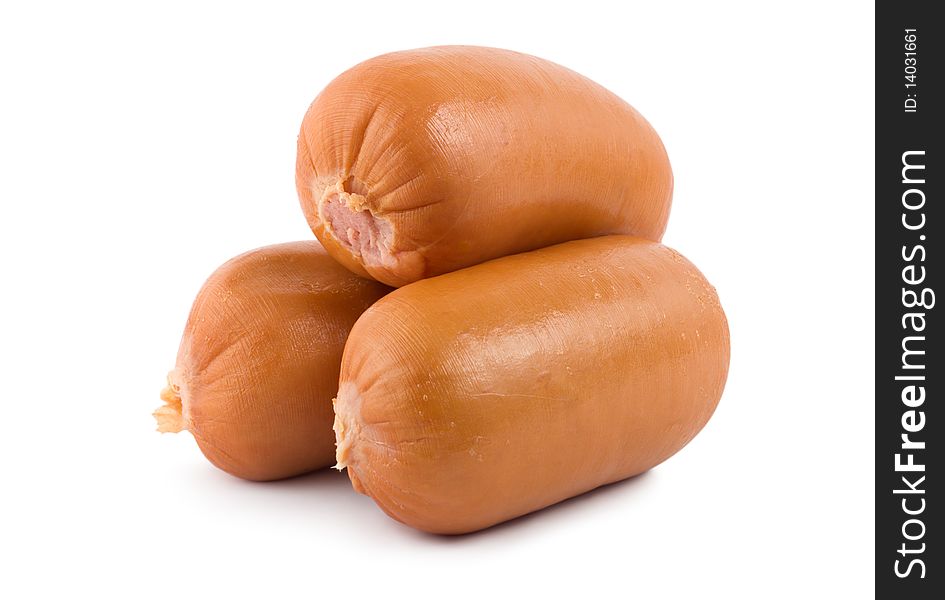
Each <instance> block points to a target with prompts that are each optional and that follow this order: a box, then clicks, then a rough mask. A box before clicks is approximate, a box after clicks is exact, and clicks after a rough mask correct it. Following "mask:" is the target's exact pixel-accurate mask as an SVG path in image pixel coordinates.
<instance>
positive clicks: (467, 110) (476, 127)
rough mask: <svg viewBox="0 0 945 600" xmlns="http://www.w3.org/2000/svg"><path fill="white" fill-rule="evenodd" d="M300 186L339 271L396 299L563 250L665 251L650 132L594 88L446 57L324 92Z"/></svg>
mask: <svg viewBox="0 0 945 600" xmlns="http://www.w3.org/2000/svg"><path fill="white" fill-rule="evenodd" d="M296 186H297V188H298V192H299V199H300V202H301V205H302V209H303V210H304V212H305V215H306V218H307V219H308V222H309V225H310V226H311V228H312V230H313V231H314V233H315V235H316V236H317V237H318V239H319V240H321V242H322V244H324V246H325V248H326V249H327V250H328V252H329V253H330V254H331V255H332V256H333V257H335V259H336V260H338V261H339V262H341V263H342V264H344V265H345V266H346V267H348V268H349V269H351V270H352V271H354V272H356V273H359V274H362V275H369V276H371V277H373V278H374V279H377V280H378V281H382V282H384V283H387V284H389V285H392V286H401V285H404V284H406V283H410V282H412V281H416V280H419V279H422V278H425V277H430V276H434V275H440V274H443V273H447V272H450V271H454V270H456V269H459V268H462V267H467V266H470V265H474V264H478V263H481V262H483V261H486V260H489V259H492V258H498V257H501V256H506V255H509V254H514V253H518V252H523V251H527V250H532V249H536V248H541V247H544V246H549V245H552V244H556V243H559V242H564V241H568V240H575V239H583V238H588V237H594V236H601V235H606V234H632V235H635V236H638V237H643V238H647V239H650V240H654V241H659V240H660V239H661V237H662V235H663V231H664V229H665V228H666V221H667V219H668V218H669V209H670V201H671V197H672V188H673V177H672V171H671V169H670V165H669V160H668V158H667V156H666V151H665V149H664V148H663V144H662V142H661V141H660V138H659V136H658V135H657V134H656V132H655V131H654V130H653V128H652V127H651V126H650V125H649V123H647V122H646V120H645V119H644V118H643V117H642V116H641V115H640V113H638V112H637V111H636V110H634V109H633V108H632V107H631V106H630V105H629V104H627V103H626V102H624V101H623V100H621V99H620V98H618V97H617V96H616V95H614V94H613V93H611V92H609V91H608V90H606V89H604V88H603V87H601V86H600V85H598V84H596V83H594V82H593V81H591V80H589V79H587V78H585V77H583V76H581V75H579V74H577V73H575V72H573V71H571V70H569V69H566V68H564V67H561V66H559V65H557V64H554V63H552V62H549V61H546V60H542V59H540V58H536V57H534V56H529V55H526V54H520V53H518V52H511V51H508V50H498V49H494V48H480V47H475V46H441V47H434V48H423V49H419V50H409V51H404V52H395V53H392V54H386V55H383V56H379V57H376V58H373V59H371V60H368V61H366V62H363V63H361V64H359V65H357V66H355V67H354V68H352V69H350V70H349V71H347V72H345V73H343V74H342V75H340V76H339V77H338V78H336V79H335V80H334V81H332V82H331V83H329V85H328V87H326V88H325V89H324V90H323V91H322V92H321V94H319V95H318V97H317V98H316V99H315V101H314V102H313V103H312V105H311V106H310V107H309V109H308V112H307V113H306V115H305V118H304V120H303V122H302V127H301V132H300V134H299V139H298V155H297V161H296Z"/></svg>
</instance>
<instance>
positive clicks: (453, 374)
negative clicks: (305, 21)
mask: <svg viewBox="0 0 945 600" xmlns="http://www.w3.org/2000/svg"><path fill="white" fill-rule="evenodd" d="M296 184H297V188H298V192H299V198H300V201H301V205H302V209H303V211H304V213H305V216H306V218H307V219H308V222H309V224H310V226H311V228H312V230H313V232H314V233H315V235H316V237H317V238H318V240H319V241H320V242H321V246H323V247H324V248H325V251H327V254H325V251H323V250H322V249H321V248H320V247H319V246H318V245H317V244H316V243H315V242H299V243H295V244H285V245H281V246H272V247H269V248H263V249H260V250H256V251H254V252H251V253H248V254H246V255H243V256H241V257H238V258H236V259H234V260H232V261H230V262H229V263H227V264H226V265H224V266H223V267H221V268H220V269H219V270H218V271H217V272H216V273H215V274H214V275H213V276H211V278H210V280H208V282H207V284H205V286H204V288H203V290H201V292H200V294H199V295H198V298H197V301H196V302H195V304H194V307H193V309H192V311H191V315H190V318H189V320H188V324H187V326H186V329H185V333H184V338H183V341H182V343H181V347H180V351H179V353H178V358H177V364H176V367H175V369H174V370H173V371H172V372H171V374H170V375H169V378H168V387H167V388H166V389H165V391H164V392H163V394H162V398H163V399H164V400H165V406H163V407H162V408H160V409H159V410H158V411H157V412H156V413H155V414H156V416H157V418H158V422H159V429H160V430H162V431H179V430H182V429H189V430H190V431H191V432H192V433H193V434H194V436H195V438H196V439H197V441H198V444H199V445H200V447H201V449H202V450H203V451H204V454H205V455H206V456H207V457H208V458H209V459H210V460H211V461H212V462H213V463H214V464H216V465H217V466H219V467H220V468H222V469H224V470H226V471H228V472H230V473H233V474H234V475H237V476H240V477H245V478H249V479H257V480H266V479H277V478H282V477H288V476H292V475H296V474H300V473H303V472H306V471H309V470H313V469H317V468H320V467H323V466H325V465H327V464H329V463H330V462H331V460H332V454H334V455H335V456H334V459H335V460H336V461H337V464H336V466H337V468H346V469H347V471H348V474H349V476H350V478H351V481H352V483H353V485H354V487H355V489H356V490H357V491H359V492H361V493H364V494H367V495H369V496H371V497H372V498H373V499H374V500H375V501H376V502H377V504H378V505H379V506H380V507H381V508H382V509H383V510H384V511H385V512H386V513H387V514H389V515H390V516H392V517H393V518H395V519H397V520H399V521H402V522H404V523H406V524H408V525H410V526H412V527H416V528H418V529H422V530H425V531H430V532H436V533H464V532H469V531H475V530H478V529H482V528H485V527H489V526H490V525H494V524H496V523H499V522H502V521H505V520H508V519H512V518H514V517H517V516H520V515H523V514H525V513H528V512H531V511H534V510H538V509H540V508H542V507H545V506H548V505H550V504H554V503H556V502H559V501H561V500H564V499H566V498H569V497H571V496H574V495H577V494H580V493H583V492H585V491H588V490H591V489H593V488H595V487H598V486H601V485H604V484H607V483H610V482H613V481H618V480H621V479H625V478H627V477H631V476H633V475H636V474H639V473H641V472H643V471H646V470H647V469H650V468H652V467H653V466H655V465H657V464H659V463H660V462H662V461H663V460H665V459H667V458H668V457H669V456H671V455H672V454H674V453H675V452H677V451H678V450H679V449H680V448H682V447H683V446H684V445H685V444H686V443H688V442H689V440H691V439H692V438H693V437H694V436H695V435H696V433H698V431H699V430H700V429H701V428H702V427H703V426H704V425H705V423H706V422H707V421H708V419H709V417H710V416H711V414H712V412H713V410H714V409H715V406H716V404H717V403H718V400H719V398H720V396H721V393H722V388H723V386H724V383H725V378H726V374H727V370H728V360H729V339H728V327H727V323H726V319H725V315H724V313H723V312H722V308H721V306H720V305H719V300H718V296H717V295H716V293H715V290H714V288H713V287H712V286H711V285H709V283H708V282H707V281H706V280H705V278H704V277H703V275H702V274H701V273H700V272H699V271H698V270H697V269H696V267H694V266H693V265H692V263H690V262H689V261H687V260H686V259H685V258H683V257H682V256H681V255H680V254H678V253H677V252H675V251H674V250H672V249H670V248H668V247H666V246H663V245H661V244H660V243H659V240H660V238H661V237H662V234H663V231H664V230H665V227H666V222H667V219H668V216H669V207H670V201H671V196H672V172H671V170H670V166H669V161H668V159H667V156H666V152H665V150H664V148H663V145H662V143H661V142H660V139H659V137H658V136H657V134H656V132H655V131H654V130H653V129H652V127H650V125H649V124H648V123H647V122H646V120H644V119H643V117H642V116H640V114H639V113H637V112H636V111H635V110H634V109H633V108H632V107H631V106H630V105H628V104H627V103H625V102H624V101H623V100H621V99H620V98H618V97H617V96H615V95H614V94H612V93H610V92H608V91H607V90H605V89H604V88H602V87H601V86H599V85H597V84H595V83H594V82H592V81H590V80H588V79H586V78H584V77H582V76H580V75H578V74H577V73H574V72H573V71H570V70H568V69H565V68H563V67H561V66H558V65H556V64H553V63H550V62H548V61H545V60H542V59H539V58H535V57H532V56H528V55H524V54H519V53H516V52H510V51H505V50H496V49H490V48H478V47H468V46H448V47H436V48H426V49H421V50H412V51H406V52H396V53H393V54H387V55H384V56H380V57H377V58H374V59H371V60H369V61H367V62H364V63H361V64H359V65H357V66H355V67H354V68H352V69H350V70H349V71H347V72H345V73H343V74H342V75H341V76H339V77H338V78H337V79H335V80H334V81H333V82H331V83H330V84H329V85H328V87H327V88H326V89H325V90H324V91H322V93H321V94H319V96H318V97H317V98H316V99H315V101H314V102H313V103H312V105H311V107H310V108H309V110H308V112H307V114H306V115H305V119H304V121H303V123H302V129H301V133H300V135H299V141H298V159H297V164H296ZM342 266H343V267H344V268H342ZM387 286H392V287H395V288H398V289H393V290H391V288H390V287H387ZM332 405H333V408H334V410H333V411H332ZM332 421H333V426H332ZM332 429H333V431H332Z"/></svg>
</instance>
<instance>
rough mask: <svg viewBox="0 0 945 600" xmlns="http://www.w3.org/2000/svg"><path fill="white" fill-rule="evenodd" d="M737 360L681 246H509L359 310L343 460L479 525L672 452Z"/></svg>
mask: <svg viewBox="0 0 945 600" xmlns="http://www.w3.org/2000/svg"><path fill="white" fill-rule="evenodd" d="M728 361H729V337H728V325H727V322H726V319H725V315H724V313H723V312H722V308H721V306H720V305H719V300H718V296H717V295H716V292H715V289H714V288H713V287H712V286H711V285H709V283H708V282H707V281H706V280H705V278H704V277H703V276H702V274H701V273H700V272H699V271H698V270H697V269H696V267H694V266H693V265H692V263H690V262H689V261H687V260H686V259H685V258H683V257H682V256H681V255H680V254H679V253H677V252H676V251H674V250H672V249H670V248H667V247H665V246H663V245H661V244H658V243H654V242H649V241H644V240H641V239H638V238H631V237H627V236H609V237H600V238H594V239H589V240H580V241H574V242H569V243H565V244H560V245H557V246H551V247H548V248H545V249H541V250H536V251H533V252H529V253H524V254H519V255H515V256H510V257H506V258H500V259H497V260H494V261H490V262H487V263H484V264H481V265H478V266H475V267H470V268H468V269H464V270H461V271H457V272H454V273H450V274H447V275H442V276H440V277H435V278H431V279H426V280H424V281H420V282H417V283H414V284H411V285H409V286H406V287H403V288H401V289H399V290H396V291H394V292H393V293H391V294H390V295H388V296H387V297H385V298H383V299H382V300H381V301H379V302H378V303H377V304H375V305H374V306H373V307H372V308H370V309H369V310H368V311H367V312H365V314H364V315H363V316H362V317H361V318H360V319H359V320H358V322H357V323H356V324H355V326H354V328H353V329H352V332H351V335H350V337H349V339H348V343H347V346H346V348H345V354H344V358H343V361H342V367H341V382H340V385H339V392H338V398H337V399H336V401H335V413H336V418H335V433H336V436H337V439H338V454H337V458H338V466H339V467H346V468H347V469H348V473H349V475H350V478H351V480H352V482H353V483H354V486H355V488H356V489H357V490H358V491H360V492H361V493H364V494H367V495H369V496H371V497H372V498H373V499H374V500H375V501H376V502H377V504H378V505H379V506H380V507H381V508H382V509H383V510H384V511H385V512H387V513H388V514H389V515H390V516H392V517H393V518H395V519H397V520H399V521H402V522H403V523H406V524H407V525H410V526H412V527H415V528H418V529H421V530H425V531H430V532H435V533H463V532H469V531H474V530H477V529H482V528H485V527H488V526H490V525H494V524H496V523H499V522H501V521H505V520H507V519H512V518H514V517H517V516H520V515H523V514H525V513H528V512H531V511H534V510H538V509H540V508H542V507H545V506H548V505H550V504H554V503H556V502H559V501H561V500H564V499H566V498H569V497H571V496H575V495H577V494H581V493H583V492H586V491H588V490H591V489H593V488H595V487H598V486H601V485H604V484H607V483H610V482H614V481H618V480H621V479H624V478H627V477H631V476H633V475H636V474H638V473H641V472H643V471H646V470H647V469H650V468H651V467H653V466H655V465H657V464H659V463H660V462H662V461H664V460H666V459H667V458H669V457H670V456H671V455H673V454H674V453H675V452H677V451H678V450H679V449H680V448H682V447H683V446H684V445H686V444H687V443H688V442H689V441H690V440H691V439H692V438H693V437H694V436H695V435H696V433H698V432H699V430H700V429H701V428H702V427H703V426H704V425H705V423H706V422H707V421H708V419H709V417H710V416H711V415H712V412H713V411H714V409H715V407H716V404H717V403H718V400H719V398H720V396H721V393H722V388H723V386H724V383H725V379H726V375H727V371H728Z"/></svg>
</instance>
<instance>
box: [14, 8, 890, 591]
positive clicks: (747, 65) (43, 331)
mask: <svg viewBox="0 0 945 600" xmlns="http://www.w3.org/2000/svg"><path fill="white" fill-rule="evenodd" d="M11 4H13V3H4V5H3V8H2V9H0V201H2V209H0V210H2V213H0V214H2V218H0V231H2V235H0V250H2V251H0V261H2V279H0V287H2V294H0V302H2V311H0V320H2V323H0V325H2V329H0V336H2V346H0V352H2V357H0V358H2V361H0V368H2V392H3V398H2V401H3V405H2V407H3V408H2V431H0V460H2V481H3V487H4V490H5V491H3V492H2V496H0V505H2V507H0V553H2V556H0V573H2V575H0V596H2V597H4V598H32V597H36V598H41V597H45V598H53V597H58V598H66V597H71V598H74V597H99V598H152V597H154V598H158V597H160V598H222V597H233V598H238V597H246V598H250V597H253V598H263V597H265V598H304V597H332V596H333V597H339V596H341V595H345V596H347V597H352V595H353V597H368V596H367V594H376V595H378V596H382V597H415V598H424V597H443V598H452V597H459V598H463V597H476V598H481V597H493V598H503V597H510V596H511V595H512V594H513V593H517V594H520V595H521V596H523V597H527V598H535V597H594V596H601V597H617V596H622V597H634V598H686V597H690V596H697V597H710V598H798V597H808V598H841V597H842V598H856V597H866V595H867V594H869V593H870V591H871V590H872V581H873V574H874V572H873V564H872V554H873V553H872V540H873V531H874V526H873V499H872V493H873V492H872V487H873V485H872V484H873V458H872V457H873V441H872V431H873V402H874V399H873V385H872V377H873V349H872V340H873V267H872V258H873V239H872V238H873V202H874V199H873V97H872V94H873V85H874V77H873V64H872V58H873V39H872V38H873V8H872V6H871V5H870V4H869V3H863V2H800V3H793V4H792V5H791V6H790V7H789V8H788V9H787V10H784V11H781V10H778V9H776V8H766V6H769V5H768V4H766V3H757V2H744V3H731V2H721V3H720V2H692V3H688V4H680V3H674V2H636V3H616V2H614V3H600V2H598V3H595V2H589V1H587V0H582V1H580V2H569V3H565V4H563V5H561V6H560V7H556V6H555V5H552V4H548V3H541V5H540V6H541V7H542V8H541V9H540V10H534V9H525V8H518V7H517V4H514V3H512V2H507V1H506V2H497V3H483V2H476V3H469V2H467V3H457V4H453V3H446V2H437V3H433V2H431V3H429V4H426V5H422V6H421V4H420V3H417V2H403V1H401V2H384V3H378V5H376V6H369V5H368V3H365V2H363V1H361V2H350V3H349V2H309V3H295V4H289V3H272V4H273V6H267V7H266V8H263V4H268V3H258V5H257V6H255V7H252V8H251V7H249V6H246V5H243V4H241V3H232V2H228V3H220V4H210V3H190V2H186V3H176V2H170V3H169V2H164V3H156V4H155V5H154V6H151V7H148V6H147V5H145V4H144V3H117V2H116V3H114V4H111V5H106V4H102V3H65V2H63V3H61V4H51V3H44V2H34V3H26V2H23V3H18V4H19V5H20V7H19V8H17V7H14V6H10V5H11ZM618 4H619V5H621V6H624V8H622V9H621V10H619V11H616V8H615V5H618ZM536 6H539V5H537V4H536ZM770 6H775V5H770ZM615 11H616V12H615ZM446 43H465V44H481V45H491V46H500V47H507V48H512V49H516V50H520V51H524V52H528V53H532V54H536V55H539V56H542V57H545V58H548V59H551V60H554V61H556V62H559V63H562V64H564V65H566V66H569V67H571V68H573V69H575V70H577V71H579V72H582V73H584V74H586V75H588V76H589V77H591V78H592V79H595V80H597V81H598V82H600V83H602V84H603V85H605V86H606V87H608V88H610V89H611V90H613V91H615V92H616V93H618V94H619V95H621V96H623V97H624V98H626V99H627V100H628V101H630V102H631V103H632V104H634V105H635V106H636V107H637V108H638V109H639V110H640V111H641V112H642V113H643V114H644V115H646V116H647V117H648V119H649V120H650V121H651V122H652V123H653V125H654V126H655V127H656V129H657V130H658V131H659V132H660V133H661V135H662V137H663V140H664V141H665V143H666V146H667V148H668V150H669V153H670V157H671V159H672V162H673V166H674V171H675V177H676V192H675V200H674V207H673V214H672V217H671V220H670V226H669V230H668V232H667V234H666V237H665V239H664V242H666V243H667V244H669V245H671V246H675V247H676V248H678V249H679V250H680V251H681V252H683V254H685V255H687V256H688V257H689V258H690V259H692V260H693V261H694V262H695V263H696V264H697V265H699V266H700V268H701V269H702V270H703V271H704V272H705V274H706V275H707V276H708V277H709V279H710V280H711V281H712V282H713V283H714V284H715V285H716V286H717V288H718V290H719V293H720V295H721V298H722V301H723V305H724V306H725V308H726V310H727V312H728V315H729V319H730V322H731V332H732V365H731V373H730V377H729V382H728V386H727V389H726V390H725V394H724V396H723V398H722V402H721V404H720V406H719V409H718V411H717V412H716V414H715V416H714V418H713V419H712V421H711V422H710V423H709V425H708V426H707V427H706V428H705V430H704V431H703V432H702V434H700V435H699V437H698V438H697V439H696V440H695V441H694V442H693V443H692V444H691V445H690V446H688V447H687V448H686V449H685V450H683V451H682V452H681V453H680V454H678V455H677V456H675V457H674V458H672V459H671V460H670V461H668V462H667V463H666V464H664V465H662V466H660V467H658V468H656V469H655V470H653V471H652V472H651V473H649V474H646V475H644V476H641V477H639V478H637V479H635V480H632V481H629V482H625V483H623V484H617V485H614V486H611V487H609V488H606V489H603V490H599V491H597V492H594V493H591V494H587V495H585V496H583V497H580V498H578V499H575V500H572V501H569V502H566V503H564V504H562V505H559V506H557V507H554V508H551V509H548V510H545V511H541V512H539V513H537V514H533V515H531V516H529V517H526V518H523V519H520V520H517V521H515V522H512V523H510V524H507V525H503V526H499V527H496V528H493V529H491V530H488V531H486V532H483V533H479V534H474V535H469V536H465V537H458V538H442V537H434V536H429V535H425V534H420V533H418V532H415V531H412V530H410V529H408V528H406V527H404V526H401V525H399V524H397V523H395V522H394V521H392V520H390V519H388V518H387V517H386V516H385V515H384V514H383V513H382V512H381V511H380V510H379V509H377V508H376V507H375V506H374V504H373V503H372V501H371V500H370V499H368V498H366V497H363V496H359V495H357V494H355V493H354V492H353V491H352V490H351V488H350V486H349V484H348V482H347V477H346V476H345V475H344V474H339V473H335V472H322V473H318V474H315V475H312V476H308V477H303V478H299V479H295V480H291V481H286V482H282V483H273V484H251V483H246V482H242V481H239V480H237V479H234V478H232V477H230V476H228V475H226V474H224V473H222V472H220V471H217V470H216V469H214V468H213V467H212V466H211V465H210V464H209V463H207V462H206V460H205V459H204V458H203V457H202V455H201V454H200V452H199V451H198V449H197V447H196V444H195V443H194V441H193V439H192V438H191V437H190V436H189V435H188V434H186V433H185V434H182V435H177V436H173V435H164V436H162V435H159V434H157V433H155V432H154V431H153V430H154V423H153V421H152V418H151V416H150V412H151V410H153V409H154V408H155V407H156V406H157V405H158V404H159V403H160V402H159V399H158V392H159V390H160V388H161V387H162V385H163V383H164V381H163V379H164V375H165V373H166V371H167V370H168V369H169V368H171V366H172V365H173V361H174V357H175V354H176V351H177V344H178V341H179V337H180V334H181V332H182V329H183V325H184V320H185V318H186V315H187V312H188V310H189V307H190V302H191V301H192V299H193V296H194V295H195V294H196V292H197V290H198V288H199V286H200V284H201V283H202V281H203V279H204V278H205V277H206V276H207V275H209V273H210V272H211V271H212V270H213V269H214V268H216V267H217V266H218V265H219V264H220V263H222V262H223V261H224V260H226V259H227V258H229V257H231V256H233V255H235V254H237V253H240V252H242V251H244V250H247V249H250V248H253V247H256V246H260V245H264V244H269V243H274V242H281V241H288V240H293V239H308V238H309V237H310V235H311V234H310V232H309V230H308V228H307V226H306V224H305V220H304V218H303V217H302V215H301V211H300V210H299V208H298V205H297V200H296V193H295V188H294V179H293V175H294V160H295V140H296V134H297V131H298V126H299V123H300V122H301V118H302V115H303V114H304V112H305V109H306V108H307V106H308V104H309V102H310V101H311V100H312V98H313V97H314V96H315V94H316V93H317V92H318V91H319V90H320V89H321V88H322V87H323V86H324V85H325V84H327V83H328V82H329V81H330V80H331V78H333V77H334V76H335V75H336V74H338V73H340V72H341V71H342V70H344V69H346V68H348V67H350V66H352V65H353V64H354V63H356V62H359V61H361V60H363V59H367V58H369V57H371V56H374V55H376V54H379V53H383V52H387V51H392V50H398V49H404V48H411V47H420V46H428V45H435V44H446Z"/></svg>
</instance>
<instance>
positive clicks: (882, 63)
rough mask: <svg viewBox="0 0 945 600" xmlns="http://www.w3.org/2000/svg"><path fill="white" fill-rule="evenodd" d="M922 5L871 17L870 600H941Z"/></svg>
mask: <svg viewBox="0 0 945 600" xmlns="http://www.w3.org/2000/svg"><path fill="white" fill-rule="evenodd" d="M933 7H935V3H932V2H928V3H924V2H893V1H880V2H879V3H878V5H877V9H876V589H877V597H878V598H906V599H920V598H943V597H945V596H943V595H942V594H945V592H942V590H945V565H943V564H942V562H941V557H942V548H941V544H943V543H945V535H943V534H942V532H941V530H940V529H941V526H942V525H941V524H942V519H941V515H942V512H943V507H942V503H943V502H945V497H943V495H942V493H941V492H940V493H937V494H936V493H933V492H932V489H933V488H935V489H939V490H941V489H942V484H943V483H945V482H943V477H942V462H943V461H942V446H943V445H945V428H943V426H942V421H943V420H945V411H943V410H942V408H941V404H942V403H943V402H945V357H943V355H942V352H941V347H942V341H943V340H942V337H943V336H945V327H943V326H942V320H943V319H945V313H943V310H942V309H941V308H939V306H938V303H939V302H945V290H943V289H942V287H941V283H942V281H945V274H943V271H945V262H943V260H942V237H943V235H945V227H943V224H942V218H943V212H942V203H943V202H945V196H943V194H945V186H943V178H945V169H943V165H945V152H943V145H945V142H943V135H945V132H943V126H942V123H945V96H943V94H942V87H943V86H942V81H943V79H945V61H943V56H942V48H943V42H945V20H943V19H942V18H941V17H938V16H936V15H933ZM935 8H937V9H941V8H942V7H941V6H940V5H939V6H937V7H935ZM935 12H936V13H938V12H939V11H938V10H936V11H935ZM938 292H942V294H943V295H942V296H940V297H937V293H938ZM932 590H936V592H935V593H933V591H932Z"/></svg>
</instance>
